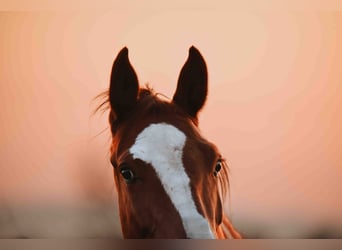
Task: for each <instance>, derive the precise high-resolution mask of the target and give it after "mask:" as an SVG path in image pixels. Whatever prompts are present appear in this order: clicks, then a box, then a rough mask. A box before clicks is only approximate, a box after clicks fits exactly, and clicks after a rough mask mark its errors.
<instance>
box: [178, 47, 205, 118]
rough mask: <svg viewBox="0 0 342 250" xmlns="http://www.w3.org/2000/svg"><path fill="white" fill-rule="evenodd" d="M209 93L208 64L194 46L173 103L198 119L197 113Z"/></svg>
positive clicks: (184, 67)
mask: <svg viewBox="0 0 342 250" xmlns="http://www.w3.org/2000/svg"><path fill="white" fill-rule="evenodd" d="M207 93H208V73H207V66H206V63H205V61H204V58H203V57H202V55H201V53H200V52H199V51H198V49H196V48H195V47H194V46H192V47H191V48H190V49H189V56H188V59H187V61H186V62H185V64H184V66H183V68H182V70H181V72H180V74H179V77H178V83H177V89H176V92H175V94H174V96H173V100H172V101H173V103H175V104H177V105H178V106H179V107H181V108H182V109H183V110H184V111H185V112H186V113H188V114H189V115H190V116H191V117H193V118H195V119H197V114H198V112H199V111H200V110H201V108H202V107H203V106H204V103H205V100H206V98H207Z"/></svg>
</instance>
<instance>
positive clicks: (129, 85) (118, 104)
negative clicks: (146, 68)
mask: <svg viewBox="0 0 342 250" xmlns="http://www.w3.org/2000/svg"><path fill="white" fill-rule="evenodd" d="M138 90H139V83H138V78H137V75H136V73H135V71H134V69H133V67H132V65H131V64H130V62H129V59H128V49H127V48H126V47H125V48H123V49H122V50H121V51H120V52H119V54H118V55H117V57H116V59H115V60H114V63H113V67H112V73H111V77H110V87H109V101H110V105H111V107H112V110H113V111H114V113H115V115H116V117H117V118H118V119H121V118H124V117H125V116H127V115H129V113H130V111H131V110H132V109H133V108H134V106H135V105H136V102H137V97H138Z"/></svg>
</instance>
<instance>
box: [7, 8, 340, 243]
mask: <svg viewBox="0 0 342 250" xmlns="http://www.w3.org/2000/svg"><path fill="white" fill-rule="evenodd" d="M341 24H342V14H341V13H338V12H317V11H316V12H315V11H299V12H295V11H279V10H278V11H227V10H224V11H223V10H219V9H210V8H206V9H204V8H199V9H172V10H171V9H149V10H147V9H143V10H142V9H138V8H134V9H128V8H122V9H119V10H108V11H103V10H101V11H99V10H96V11H90V10H86V11H64V12H56V11H43V12H35V11H32V12H1V14H0V34H1V39H0V55H1V57H0V106H1V111H0V121H1V123H0V138H1V141H0V168H1V173H0V237H79V236H80V237H120V228H119V222H118V215H117V208H116V200H115V199H116V194H115V192H116V191H115V188H114V180H113V176H112V167H111V165H110V162H109V146H110V132H109V130H108V124H107V113H105V114H103V115H101V114H100V113H97V114H95V115H92V112H93V110H94V109H95V108H96V107H97V105H98V104H99V103H100V100H94V99H93V98H94V97H95V96H96V95H97V94H99V93H100V92H102V91H104V90H106V89H107V88H108V84H109V74H110V70H111V66H112V62H113V59H114V57H115V56H116V54H117V52H118V51H119V50H120V49H121V48H122V47H123V46H127V47H128V48H129V51H130V52H129V53H130V60H131V62H132V64H133V65H134V67H135V69H136V72H137V74H138V77H139V80H140V84H141V85H143V84H145V83H146V82H148V83H149V84H150V85H151V86H152V87H153V88H154V89H155V90H156V91H157V92H161V93H164V94H165V95H167V96H169V97H172V95H173V92H174V90H175V88H176V82H177V77H178V74H179V71H180V68H181V67H182V65H183V64H184V62H185V60H186V57H187V53H188V48H189V47H190V46H191V45H195V46H196V47H197V48H198V49H199V50H200V51H201V52H202V54H203V56H204V57H205V59H206V62H207V65H208V71H209V96H208V101H207V105H206V106H205V108H204V110H203V112H202V113H201V116H200V127H201V130H202V132H203V134H204V136H205V137H206V138H208V139H209V140H211V141H213V142H214V143H215V144H216V145H217V146H218V147H219V148H220V151H221V152H222V153H223V154H224V156H225V158H227V160H228V163H229V165H230V169H231V176H230V179H231V191H230V194H231V196H230V201H229V202H227V210H228V211H229V214H230V216H231V218H232V221H233V223H234V224H235V225H236V227H237V228H238V229H239V230H240V231H242V232H243V233H245V234H246V235H247V236H250V237H267V238H272V237H295V238H297V237H311V236H312V237H315V236H317V237H319V236H321V237H323V236H327V237H341V236H342V226H341V225H342V215H341V211H342V202H341V190H342V184H341V176H342V168H341V163H342V156H341V155H342V154H341V153H342V152H341V142H342V129H341V128H342V119H341V117H342V116H341V107H342V105H341V104H342V87H341V86H342V85H341V81H342V74H341V65H342V49H341V44H342V29H341V28H342V26H341ZM51 225H53V226H52V227H51Z"/></svg>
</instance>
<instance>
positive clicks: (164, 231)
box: [108, 47, 240, 239]
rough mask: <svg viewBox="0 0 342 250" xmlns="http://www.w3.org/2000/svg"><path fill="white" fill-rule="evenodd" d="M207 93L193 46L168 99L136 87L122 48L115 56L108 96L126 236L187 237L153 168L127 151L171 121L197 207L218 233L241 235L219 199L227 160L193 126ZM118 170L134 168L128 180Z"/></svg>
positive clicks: (202, 68)
mask: <svg viewBox="0 0 342 250" xmlns="http://www.w3.org/2000/svg"><path fill="white" fill-rule="evenodd" d="M206 96H207V70H206V65H205V62H204V59H203V58H202V56H201V54H200V53H199V51H198V50H197V49H196V48H194V47H191V48H190V50H189V58H188V60H187V62H186V63H185V65H184V66H183V68H182V71H181V73H180V76H179V80H178V86H177V90H176V93H175V95H174V97H173V100H172V101H165V100H161V99H159V98H158V97H157V95H156V94H154V93H153V91H152V90H150V89H148V88H146V89H144V88H142V89H140V88H139V84H138V80H137V77H136V74H135V71H134V69H133V67H132V66H131V65H130V63H129V60H128V50H127V49H126V48H124V49H122V50H121V52H120V53H119V54H118V56H117V58H116V59H115V61H114V65H113V69H112V75H111V84H110V89H109V98H108V102H109V103H110V108H111V110H110V115H109V122H110V125H111V131H112V145H111V154H112V155H111V162H112V165H113V166H114V179H115V183H116V188H117V192H118V201H119V212H120V220H121V226H122V232H123V236H124V237H125V238H186V237H187V235H186V232H185V230H184V228H183V225H182V220H181V218H180V216H179V214H178V212H177V210H176V209H175V208H174V206H173V204H172V202H171V200H170V198H169V197H168V195H167V194H166V192H165V191H164V189H163V186H162V184H161V182H160V180H159V179H158V177H157V175H156V173H155V171H154V170H153V168H152V167H151V166H150V165H149V164H146V163H145V162H143V161H141V160H139V159H133V158H132V155H130V153H129V151H128V150H129V148H130V147H131V146H132V145H133V144H134V141H135V139H136V137H137V135H138V134H139V133H140V132H141V131H142V130H143V129H144V128H146V127H147V126H149V125H150V124H152V123H167V124H170V125H173V126H174V127H176V128H178V129H179V130H181V131H182V132H183V133H184V134H185V135H186V138H187V139H186V143H185V147H184V150H183V159H182V160H183V164H184V167H185V169H186V173H187V175H188V176H189V178H190V186H191V192H192V197H193V199H194V202H195V204H196V208H197V211H198V212H199V213H200V214H201V215H202V216H203V217H205V218H206V219H207V220H208V222H209V224H210V226H211V228H212V230H213V231H214V233H215V234H216V235H215V236H216V237H217V238H221V239H223V238H228V237H233V238H240V235H239V233H238V232H236V231H235V229H234V228H233V226H232V224H231V223H230V221H229V220H228V218H227V217H226V216H225V215H224V212H223V200H222V199H223V198H224V197H223V196H224V195H225V193H226V192H225V191H226V189H227V188H228V169H227V165H226V164H225V162H224V161H223V160H222V156H221V154H220V153H219V151H218V149H217V148H216V146H215V145H214V144H212V143H210V142H209V141H207V140H206V139H204V138H203V137H202V136H201V134H200V132H199V130H198V127H197V126H198V119H197V115H198V112H199V111H200V109H201V108H202V107H203V105H204V103H205V100H206ZM221 161H222V169H221V170H220V172H219V173H218V174H217V176H216V174H214V172H215V166H216V165H217V164H218V162H221ZM123 169H124V170H127V169H128V170H129V171H130V173H134V178H133V179H132V181H129V182H128V183H127V181H125V180H124V178H123V174H122V170H123ZM221 189H222V190H221ZM220 194H222V195H220ZM226 232H228V234H227V233H226Z"/></svg>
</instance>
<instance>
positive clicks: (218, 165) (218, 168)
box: [214, 160, 222, 176]
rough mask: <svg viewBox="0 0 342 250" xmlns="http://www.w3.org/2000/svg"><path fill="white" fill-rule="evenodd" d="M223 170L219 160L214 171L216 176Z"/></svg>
mask: <svg viewBox="0 0 342 250" xmlns="http://www.w3.org/2000/svg"><path fill="white" fill-rule="evenodd" d="M221 168H222V161H221V160H218V161H217V163H216V166H215V170H214V175H215V176H217V174H218V172H220V170H221Z"/></svg>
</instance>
